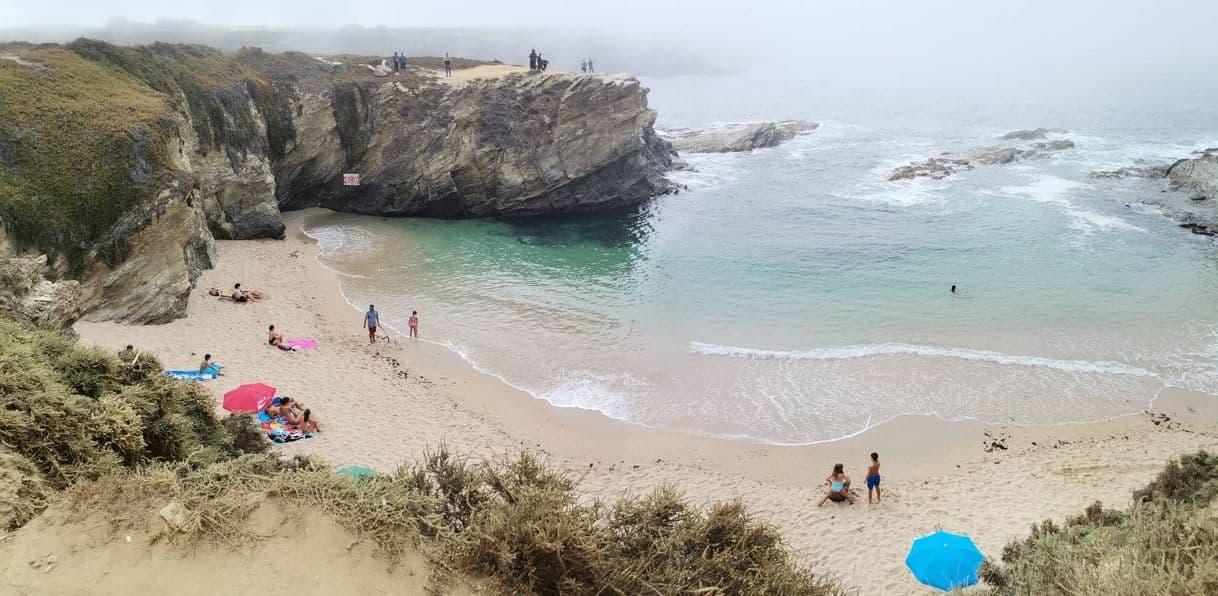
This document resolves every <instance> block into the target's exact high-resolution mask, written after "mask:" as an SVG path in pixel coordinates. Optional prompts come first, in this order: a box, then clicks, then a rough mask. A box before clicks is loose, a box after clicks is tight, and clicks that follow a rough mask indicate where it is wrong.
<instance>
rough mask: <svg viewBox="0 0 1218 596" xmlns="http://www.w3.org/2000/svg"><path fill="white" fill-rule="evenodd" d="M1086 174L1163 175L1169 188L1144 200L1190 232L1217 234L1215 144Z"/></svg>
mask: <svg viewBox="0 0 1218 596" xmlns="http://www.w3.org/2000/svg"><path fill="white" fill-rule="evenodd" d="M1088 177H1090V178H1095V179H1119V178H1146V179H1150V180H1158V179H1166V180H1167V182H1168V187H1169V188H1168V189H1164V190H1163V191H1162V192H1160V193H1158V194H1157V195H1156V196H1151V197H1148V198H1147V199H1146V200H1145V201H1144V202H1145V203H1146V204H1148V205H1153V206H1155V207H1157V208H1159V209H1160V210H1161V211H1163V212H1164V213H1165V214H1167V215H1169V216H1171V217H1172V218H1174V219H1175V220H1176V221H1178V222H1179V223H1180V227H1182V228H1186V229H1188V230H1189V231H1191V232H1193V233H1194V234H1203V235H1207V236H1214V235H1218V147H1211V148H1208V149H1202V150H1200V151H1194V152H1193V154H1192V156H1190V157H1186V158H1183V159H1178V160H1176V161H1175V162H1174V163H1171V164H1147V163H1137V164H1134V165H1132V166H1126V167H1123V168H1118V169H1115V170H1096V171H1094V172H1091V173H1090V174H1088ZM1169 191H1170V192H1169Z"/></svg>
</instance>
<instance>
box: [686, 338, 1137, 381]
mask: <svg viewBox="0 0 1218 596" xmlns="http://www.w3.org/2000/svg"><path fill="white" fill-rule="evenodd" d="M689 349H690V352H691V353H694V354H705V355H710V356H726V357H729V358H743V359H753V360H846V359H853V358H867V357H870V356H880V355H891V354H911V355H915V356H938V357H943V358H956V359H959V360H972V361H982V362H993V363H996V364H1009V365H1015V366H1029V367H1038V368H1051V369H1055V370H1062V371H1066V372H1081V373H1096V374H1117V375H1131V376H1139V377H1158V376H1159V374H1158V373H1156V372H1154V371H1150V370H1146V369H1144V368H1138V367H1136V366H1131V365H1128V364H1123V363H1120V362H1102V361H1101V362H1091V361H1088V360H1060V359H1056V358H1044V357H1040V356H1017V355H1011V354H1003V353H1002V352H991V351H986V350H969V349H965V348H951V347H940V346H929V345H919V344H906V343H878V344H862V345H851V346H835V347H826V348H813V349H810V350H767V349H761V348H742V347H736V346H723V345H718V344H710V343H703V342H697V341H694V342H690V344H689Z"/></svg>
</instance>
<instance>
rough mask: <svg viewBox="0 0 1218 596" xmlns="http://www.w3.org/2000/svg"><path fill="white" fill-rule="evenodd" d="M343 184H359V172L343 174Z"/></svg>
mask: <svg viewBox="0 0 1218 596" xmlns="http://www.w3.org/2000/svg"><path fill="white" fill-rule="evenodd" d="M343 186H359V174H343Z"/></svg>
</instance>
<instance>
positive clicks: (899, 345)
mask: <svg viewBox="0 0 1218 596" xmlns="http://www.w3.org/2000/svg"><path fill="white" fill-rule="evenodd" d="M332 215H339V214H337V213H335V212H331V211H329V210H326V209H308V210H304V211H300V212H297V214H296V215H295V216H291V215H289V216H286V217H288V218H290V219H288V224H289V227H290V228H291V227H294V230H295V232H296V233H297V234H298V236H299V237H302V238H305V239H307V241H308V242H310V243H313V244H318V245H320V243H321V242H322V240H321V239H320V238H318V237H315V236H311V235H309V233H308V232H307V231H306V230H305V228H306V227H307V225H308V224H310V223H311V220H314V219H317V218H325V217H329V216H332ZM342 215H347V216H350V214H342ZM354 217H377V216H358V215H357V216H354ZM381 219H383V217H382V218H381ZM410 254H413V253H407V255H408V256H409V255H410ZM313 258H314V260H315V261H316V262H317V264H318V266H320V267H321V268H323V269H325V270H326V271H328V272H329V273H331V274H333V275H335V276H337V277H339V278H354V279H367V278H368V276H367V275H360V274H354V273H348V272H344V271H340V270H338V269H335V268H333V267H330V266H329V265H327V264H326V263H325V262H323V260H322V255H321V251H320V250H316V251H314V253H313ZM339 294H340V295H341V297H342V299H343V301H344V302H345V303H346V304H347V305H348V306H350V307H351V308H352V309H353V310H354V311H356V312H358V313H360V314H361V315H362V313H363V307H362V306H360V305H359V304H357V303H356V302H355V301H353V300H352V299H351V298H350V297H348V296H347V294H346V291H345V290H344V289H343V288H342V283H341V282H339ZM382 327H385V328H386V329H389V330H391V331H392V332H393V333H394V334H395V338H396V339H399V340H400V339H407V340H408V341H409V338H408V335H407V334H406V333H404V332H402V331H401V330H400V329H398V328H396V327H394V326H393V325H391V324H389V323H385V322H384V317H382ZM415 341H418V342H421V343H426V344H430V345H432V346H436V347H438V348H441V349H443V350H445V351H447V352H448V353H450V354H452V355H453V356H456V357H457V359H458V360H460V362H461V363H463V364H464V365H465V366H467V367H469V368H472V369H473V370H474V371H475V372H476V373H478V374H481V375H486V376H490V377H493V378H494V379H496V380H497V381H498V382H500V383H502V384H504V385H506V386H507V387H509V388H510V389H511V390H513V391H517V392H520V393H523V394H525V395H527V397H529V398H532V399H536V400H540V401H542V402H544V403H546V404H547V405H549V406H550V407H553V408H560V409H571V410H577V411H584V412H590V413H593V414H595V415H599V416H602V417H604V418H606V419H608V420H612V421H614V422H617V423H623V424H628V425H631V426H635V427H638V428H641V429H647V430H654V431H659V432H668V433H676V434H679V435H683V436H689V437H699V438H703V439H711V440H723V441H733V442H744V443H749V444H758V445H765V446H770V447H808V446H813V445H824V444H829V443H833V442H836V441H842V440H845V439H850V438H853V437H857V436H859V435H862V434H864V433H867V432H869V431H871V430H872V429H875V428H876V427H878V426H881V425H883V424H885V423H888V422H891V421H893V420H896V419H899V418H904V417H925V418H927V419H928V420H930V421H932V422H933V423H944V424H956V423H979V424H982V425H1004V426H1012V427H1024V426H1028V427H1036V426H1058V425H1070V424H1090V423H1096V422H1105V421H1110V420H1114V419H1117V418H1120V417H1122V416H1127V415H1131V414H1137V413H1138V411H1145V410H1147V409H1150V408H1153V407H1154V402H1155V400H1156V399H1157V398H1158V395H1159V394H1160V393H1162V392H1163V391H1167V390H1184V391H1189V390H1190V389H1188V388H1186V387H1175V386H1172V385H1170V384H1166V385H1164V386H1162V387H1160V388H1158V389H1157V390H1155V391H1154V392H1153V393H1151V394H1150V395H1149V396H1148V398H1147V399H1146V401H1145V405H1144V407H1141V408H1139V410H1138V411H1128V412H1118V413H1111V414H1108V413H1106V414H1105V415H1100V416H1097V417H1094V418H1082V419H1074V420H1067V421H1062V422H1040V421H1014V420H1010V421H1003V422H1000V421H992V420H984V419H980V418H976V417H972V416H964V417H960V418H945V417H943V416H940V415H938V414H933V413H932V414H910V413H905V414H896V415H891V416H888V417H886V418H884V419H882V420H880V421H879V422H875V420H874V417H873V416H871V415H869V416H868V419H867V421H866V422H865V423H864V424H863V426H862V427H861V428H859V429H857V430H852V431H849V432H846V433H845V434H842V435H840V436H836V437H831V438H820V439H814V440H806V441H798V440H782V439H775V438H766V437H761V436H756V435H751V434H729V433H719V432H714V431H702V430H698V429H692V428H680V427H669V426H664V425H662V424H648V423H646V422H642V421H639V420H632V419H629V418H626V417H619V416H615V415H613V414H612V413H610V412H606V411H602V410H599V409H596V408H595V407H585V406H581V405H564V404H559V403H554V402H551V401H549V400H547V399H546V398H544V397H542V396H541V395H539V394H538V393H537V392H535V391H533V390H529V389H527V388H526V387H523V386H521V385H519V384H516V383H513V382H512V381H511V380H509V379H508V378H507V377H506V376H504V375H503V374H500V373H497V372H495V371H493V370H490V369H488V368H485V367H483V366H482V365H480V364H479V363H478V362H476V361H475V360H473V359H472V358H470V357H468V356H467V355H466V354H465V353H463V352H462V350H461V349H459V348H457V347H454V346H453V345H451V344H450V343H449V342H442V341H434V340H430V339H418V340H415ZM708 345H711V344H702V343H700V342H691V346H708ZM873 345H874V346H878V347H880V348H889V347H891V349H892V350H894V352H893V353H907V352H908V353H923V352H925V351H931V352H934V353H935V355H944V356H951V355H953V353H958V352H967V355H965V356H957V357H959V358H963V359H966V360H968V359H981V358H976V356H978V355H980V356H986V357H988V356H992V357H996V358H999V360H995V361H997V362H999V363H1000V364H1012V363H1014V364H1021V365H1025V366H1039V365H1041V364H1039V363H1040V362H1041V361H1047V362H1049V363H1050V364H1049V365H1047V366H1050V367H1051V368H1052V367H1054V366H1053V365H1062V366H1063V368H1062V370H1076V371H1077V370H1080V369H1077V368H1074V369H1069V368H1064V366H1066V365H1075V366H1086V367H1093V368H1099V369H1106V370H1100V371H1097V370H1090V369H1081V370H1082V371H1083V372H1109V373H1116V374H1127V375H1135V376H1145V377H1153V378H1156V379H1159V380H1163V377H1162V376H1161V375H1159V374H1158V373H1156V372H1154V371H1150V370H1146V369H1142V368H1139V367H1138V366H1137V365H1133V364H1126V363H1124V362H1116V361H1111V362H1110V361H1088V360H1077V359H1068V358H1063V359H1059V358H1056V357H1042V356H1024V355H1017V354H1016V355H1011V354H1004V353H999V352H990V351H987V350H974V349H971V348H956V347H951V346H939V345H933V344H925V345H923V344H911V343H905V342H880V343H877V344H867V347H870V346H873ZM712 346H713V345H712ZM855 347H856V346H854V345H848V346H831V347H829V348H827V349H830V350H840V349H851V348H855ZM738 349H743V350H749V351H754V352H764V353H774V352H776V351H775V350H767V349H753V348H738ZM888 353H890V352H886V351H882V350H881V351H877V352H875V353H873V354H870V355H882V354H888ZM857 357H860V358H861V357H866V356H857ZM1027 362H1033V363H1032V364H1028V363H1027Z"/></svg>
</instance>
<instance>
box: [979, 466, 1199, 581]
mask: <svg viewBox="0 0 1218 596" xmlns="http://www.w3.org/2000/svg"><path fill="white" fill-rule="evenodd" d="M1215 495H1218V457H1215V456H1213V455H1210V454H1208V453H1206V452H1204V451H1201V452H1198V453H1194V454H1189V455H1185V456H1183V457H1181V458H1180V461H1179V462H1175V461H1173V462H1170V463H1169V464H1168V465H1167V467H1166V468H1164V470H1163V471H1162V472H1161V473H1160V474H1159V476H1158V478H1156V479H1155V480H1154V482H1151V483H1150V485H1148V486H1147V487H1145V488H1143V489H1141V490H1139V491H1137V492H1135V493H1134V499H1135V504H1134V505H1133V506H1132V507H1130V508H1129V509H1128V510H1125V511H1120V510H1114V509H1105V508H1104V507H1103V505H1101V504H1100V503H1098V502H1097V503H1095V504H1094V505H1092V506H1090V507H1088V508H1087V510H1086V511H1085V512H1084V513H1083V514H1082V515H1079V516H1076V517H1072V518H1070V519H1068V520H1066V522H1065V523H1064V524H1061V525H1058V524H1055V523H1053V522H1052V521H1050V520H1045V521H1043V522H1041V523H1040V524H1036V525H1034V526H1032V534H1031V536H1029V537H1028V538H1025V539H1023V540H1018V541H1014V542H1011V543H1010V544H1008V545H1007V546H1006V548H1005V549H1003V552H1002V563H1001V564H998V563H996V562H993V561H987V562H986V564H985V566H984V567H982V578H983V579H984V580H985V581H986V582H987V583H988V584H990V585H991V586H993V592H994V593H995V594H1003V595H1006V594H1011V595H1023V594H1063V595H1065V594H1218V517H1216V516H1215V511H1214V509H1213V507H1212V506H1211V503H1212V502H1213V499H1214V497H1215Z"/></svg>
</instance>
